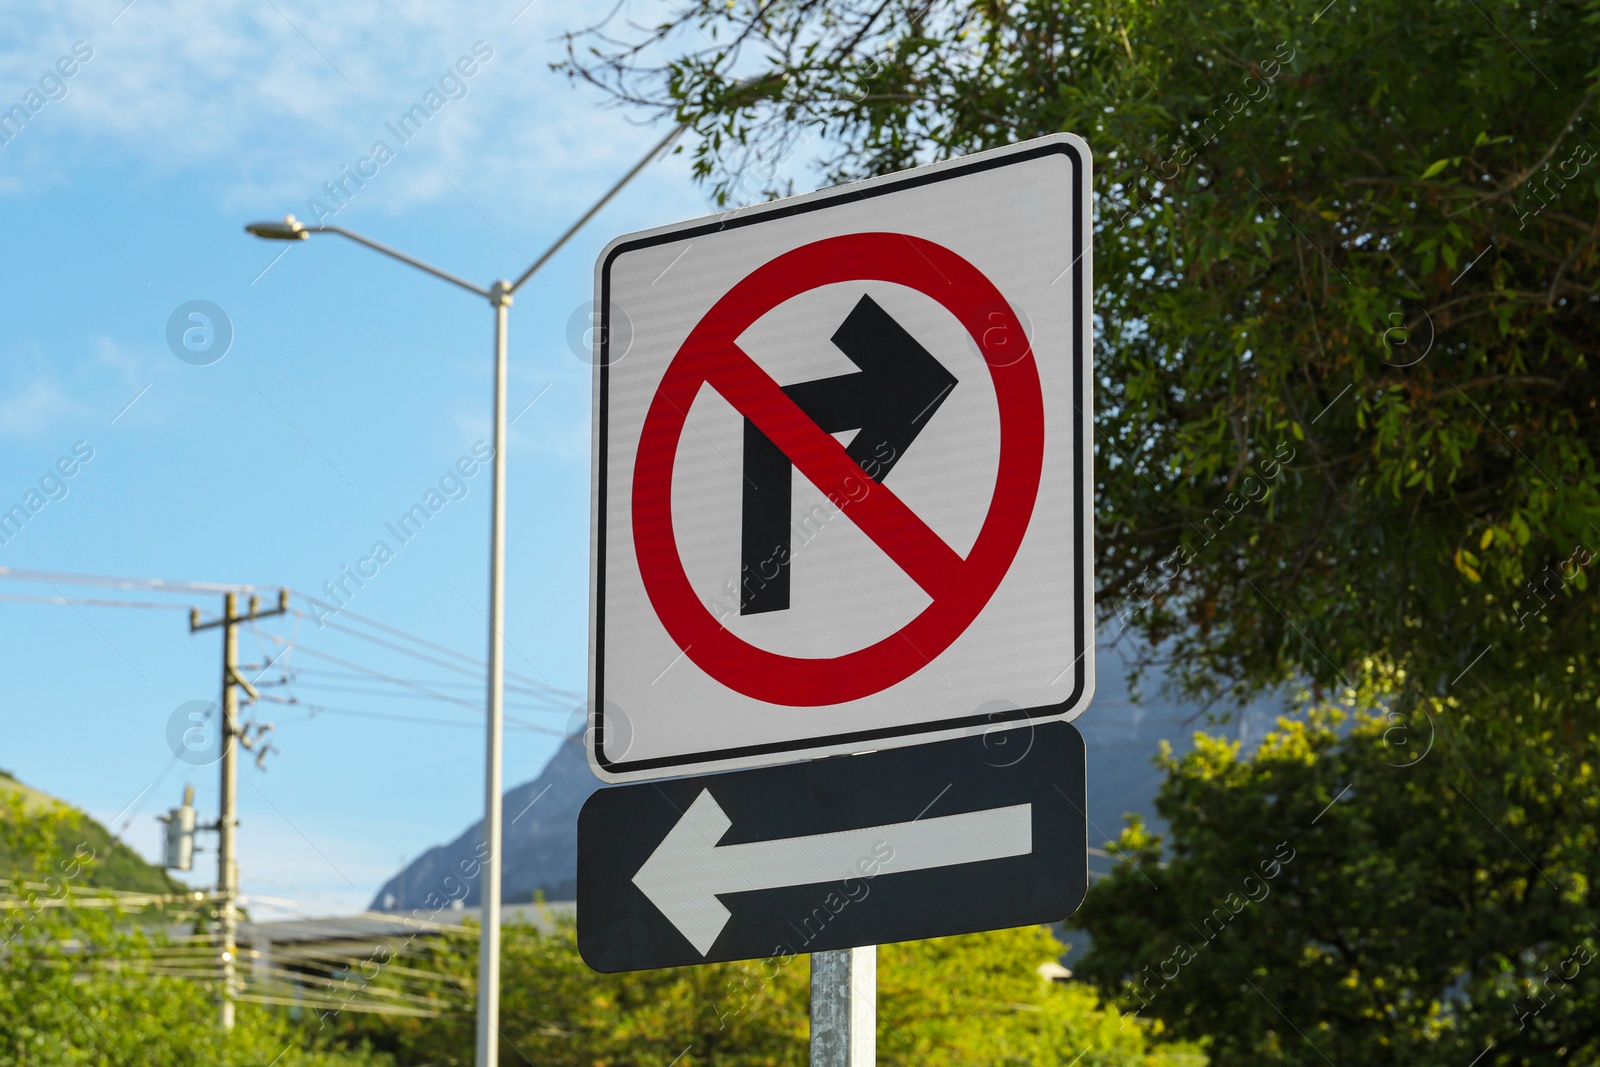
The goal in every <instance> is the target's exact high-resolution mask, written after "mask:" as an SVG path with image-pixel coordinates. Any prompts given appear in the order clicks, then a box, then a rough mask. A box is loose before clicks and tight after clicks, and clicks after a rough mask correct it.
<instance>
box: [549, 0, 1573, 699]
mask: <svg viewBox="0 0 1600 1067" xmlns="http://www.w3.org/2000/svg"><path fill="white" fill-rule="evenodd" d="M676 10H677V11H678V12H679V13H678V14H676V15H674V16H672V17H671V18H669V19H668V20H667V21H666V22H664V23H662V24H660V25H659V26H655V27H646V28H640V27H638V26H637V24H634V23H625V22H624V21H623V18H622V17H621V16H617V17H615V18H614V19H613V20H612V21H611V22H610V23H608V24H606V25H604V26H602V27H600V28H598V29H596V30H593V31H590V32H588V33H586V34H578V35H575V36H574V37H572V38H570V41H569V43H570V56H571V59H570V62H569V63H568V64H567V69H568V70H569V71H570V72H571V73H573V74H574V75H575V76H579V77H582V78H587V79H588V80H590V81H592V82H594V83H596V84H599V85H601V86H603V87H605V88H606V90H607V91H608V92H610V93H612V94H613V95H614V96H615V97H616V98H617V99H619V100H621V101H624V102H628V103H631V104H633V105H635V106H636V109H638V110H642V111H646V112H649V111H654V112H656V113H658V114H670V115H672V116H674V117H676V118H679V119H682V120H685V121H688V122H690V123H692V124H693V128H694V130H695V131H696V132H697V133H698V135H699V142H698V147H697V148H696V150H695V151H696V156H695V159H696V165H697V167H698V170H699V173H700V174H702V175H703V176H705V177H707V178H708V179H710V180H712V181H713V183H714V186H715V190H716V193H717V195H718V196H719V197H721V198H723V199H733V200H741V199H743V200H748V199H756V198H759V196H760V195H761V193H762V192H763V190H765V189H767V188H768V187H769V186H778V187H781V186H782V185H783V182H782V181H779V180H777V178H778V176H779V175H780V174H781V173H782V171H783V169H784V168H785V167H787V166H788V163H789V161H790V160H791V159H792V158H795V157H796V156H797V155H799V154H800V153H802V152H803V153H806V154H807V155H811V154H815V153H817V152H821V153H823V154H824V156H825V164H824V170H825V172H826V174H827V176H828V177H830V178H833V179H841V180H842V179H850V178H855V177H860V176H864V175H868V174H876V173H882V172H886V171H891V170H895V169H898V168H903V167H906V166H909V165H912V164H914V163H918V162H923V161H928V160H931V159H934V158H938V157H943V156H950V155H956V154H960V153H965V152H971V151H976V150H980V149H984V148H990V147H994V146H997V145H1002V144H1006V143H1009V142H1012V141H1016V140H1021V139H1025V138H1029V137H1034V136H1039V135H1043V134H1048V133H1052V132H1055V131H1059V130H1070V131H1073V132H1076V133H1078V134H1081V135H1082V136H1084V137H1085V138H1086V139H1087V140H1088V141H1089V143H1090V146H1091V148H1092V149H1093V151H1094V153H1095V167H1096V171H1095V181H1094V191H1095V200H1096V209H1097V218H1096V222H1095V243H1094V257H1095V265H1094V270H1095V276H1096V281H1097V285H1096V296H1095V300H1096V311H1097V315H1096V331H1097V343H1096V353H1095V358H1096V372H1097V375H1096V376H1097V381H1098V396H1097V399H1096V412H1095V418H1096V434H1097V439H1098V443H1099V448H1100V457H1099V466H1098V474H1097V486H1096V501H1097V504H1096V509H1097V512H1098V515H1099V519H1100V529H1099V534H1098V536H1097V537H1096V542H1095V545H1096V551H1097V553H1098V560H1097V572H1096V581H1097V584H1098V587H1099V590H1100V593H1099V602H1100V606H1101V613H1102V616H1103V617H1104V618H1105V619H1106V620H1107V621H1108V622H1109V621H1112V620H1115V621H1116V625H1117V626H1119V627H1120V626H1126V625H1133V626H1135V627H1137V628H1138V629H1139V630H1140V631H1142V632H1143V634H1144V635H1145V636H1146V637H1147V638H1149V640H1148V642H1146V645H1147V647H1149V648H1159V649H1162V650H1163V651H1164V652H1167V653H1170V655H1171V662H1172V666H1173V669H1174V670H1175V671H1176V672H1177V673H1178V674H1179V675H1180V676H1181V677H1182V678H1183V679H1184V681H1185V682H1186V683H1187V685H1188V687H1189V688H1190V690H1192V691H1194V692H1196V693H1206V692H1215V691H1219V690H1230V691H1232V692H1234V693H1235V694H1236V695H1241V696H1242V695H1244V694H1245V693H1247V692H1250V691H1254V690H1257V689H1259V688H1260V687H1263V686H1271V685H1273V684H1276V683H1281V682H1282V681H1283V680H1285V679H1288V678H1310V679H1312V680H1313V681H1316V682H1318V683H1323V684H1333V683H1339V682H1342V681H1344V680H1345V679H1346V678H1347V677H1348V674H1349V672H1350V670H1351V669H1352V666H1353V665H1354V664H1356V663H1359V662H1360V661H1362V660H1363V659H1365V658H1367V657H1369V656H1377V657H1380V658H1382V659H1384V660H1386V661H1387V662H1389V663H1391V664H1395V665H1400V666H1404V667H1406V668H1407V673H1406V677H1407V678H1408V679H1409V681H1410V684H1411V686H1412V687H1413V690H1414V691H1413V692H1412V693H1411V695H1410V696H1408V698H1407V699H1410V700H1415V699H1419V698H1420V696H1421V695H1422V694H1434V695H1437V694H1439V693H1442V692H1444V691H1445V690H1446V688H1447V687H1448V686H1449V685H1450V684H1451V680H1452V679H1454V678H1455V677H1456V676H1457V675H1459V674H1460V672H1461V671H1462V670H1463V668H1465V667H1467V666H1468V665H1469V663H1471V662H1472V661H1473V659H1474V657H1475V656H1477V655H1478V653H1479V652H1480V651H1481V650H1483V649H1484V648H1485V647H1487V646H1490V645H1493V646H1494V648H1495V651H1494V653H1493V654H1492V655H1490V656H1487V657H1485V658H1484V659H1483V661H1482V662H1481V663H1478V664H1477V665H1476V667H1475V668H1474V671H1475V673H1476V674H1477V675H1479V676H1480V677H1481V678H1482V679H1483V680H1484V681H1485V683H1486V684H1487V685H1489V687H1490V688H1491V689H1496V690H1498V689H1501V688H1504V687H1505V686H1506V685H1508V684H1510V683H1515V684H1516V685H1517V686H1519V687H1522V689H1523V690H1524V691H1525V692H1526V691H1532V692H1534V693H1535V694H1537V697H1538V699H1541V700H1547V701H1553V702H1556V703H1557V704H1559V705H1560V708H1559V709H1558V710H1559V712H1560V714H1577V711H1576V710H1575V709H1580V708H1588V709H1591V710H1592V708H1593V706H1594V702H1595V697H1596V693H1597V689H1596V685H1597V683H1596V681H1595V679H1596V678H1597V677H1600V674H1597V673H1596V672H1595V671H1594V670H1593V669H1592V667H1593V665H1594V661H1593V657H1594V654H1595V649H1596V648H1600V600H1597V599H1596V598H1595V597H1594V596H1592V595H1586V594H1585V591H1586V589H1587V585H1588V573H1587V571H1586V569H1585V568H1586V567H1587V566H1588V565H1589V561H1590V560H1592V559H1593V553H1594V551H1595V550H1596V549H1597V547H1600V478H1597V477H1596V471H1595V464H1594V456H1595V450H1596V436H1597V433H1600V407H1597V405H1600V389H1597V385H1600V382H1597V378H1596V370H1595V367H1594V365H1593V360H1592V354H1593V351H1594V347H1595V344H1596V339H1597V336H1600V295H1597V293H1596V288H1597V282H1600V154H1597V153H1600V123H1597V122H1596V120H1597V119H1600V107H1597V103H1596V101H1597V73H1600V72H1597V64H1600V36H1597V34H1596V32H1595V30H1596V26H1597V25H1600V2H1596V0H1585V2H1581V3H1580V2H1575V0H1532V2H1522V0H1482V2H1480V0H1428V2H1423V3H1417V2H1415V0H1377V2H1374V3H1360V4H1353V3H1349V2H1347V0H1332V2H1329V0H1293V2H1290V3H1286V4H1281V3H1271V4H1269V3H1264V2H1262V0H1222V2H1218V3H1207V4H1192V3H1178V2H1172V0H1133V2H1130V0H1115V2H1113V0H1084V2H1081V3H1063V2H1062V0H761V2H759V3H757V2H754V0H728V2H724V0H695V2H693V3H690V4H688V5H686V6H685V7H682V8H678V9H676ZM751 74H759V75H761V76H759V77H757V78H755V79H754V80H750V79H749V78H748V76H749V75H751ZM741 76H744V77H745V80H740V79H741ZM830 153H831V154H830ZM1024 310H1026V309H1024ZM1280 467H1281V470H1280V469H1279V468H1280ZM1532 583H1537V588H1535V585H1534V584H1532ZM1574 667H1576V671H1575V673H1573V672H1574Z"/></svg>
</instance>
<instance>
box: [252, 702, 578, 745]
mask: <svg viewBox="0 0 1600 1067" xmlns="http://www.w3.org/2000/svg"><path fill="white" fill-rule="evenodd" d="M261 699H262V700H267V701H271V702H272V703H274V704H283V705H290V706H294V707H299V708H305V709H306V710H307V711H309V712H311V714H310V715H307V716H306V717H305V718H303V719H285V720H284V721H283V722H280V723H279V724H278V725H280V726H290V725H293V724H294V723H297V722H309V721H310V720H312V719H314V718H316V717H317V716H318V715H345V716H350V717H352V718H358V719H381V720H384V721H387V722H404V723H412V724H415V725H419V726H464V727H468V728H471V729H475V730H481V729H483V726H482V725H481V724H480V723H475V722H466V721H464V720H461V719H432V718H426V717H424V716H421V715H394V714H391V713H389V712H383V711H360V710H357V709H355V708H330V707H328V706H327V705H326V704H312V703H309V702H308V701H304V700H301V699H299V698H298V697H288V698H284V697H274V696H268V695H265V694H264V695H263V696H262V697H261ZM506 724H507V725H508V726H515V727H517V728H518V729H520V730H526V731H529V732H530V733H539V734H549V735H551V736H552V737H559V738H562V739H566V737H567V736H568V735H567V734H566V733H565V732H563V731H561V730H552V729H551V728H550V727H548V726H540V725H539V724H538V723H532V722H528V721H527V720H526V719H519V718H516V717H515V716H511V715H507V716H506Z"/></svg>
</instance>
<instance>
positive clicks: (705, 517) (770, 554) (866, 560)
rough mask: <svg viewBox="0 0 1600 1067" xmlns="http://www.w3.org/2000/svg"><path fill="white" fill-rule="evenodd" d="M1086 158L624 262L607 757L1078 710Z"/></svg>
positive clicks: (727, 223) (924, 187) (1064, 150)
mask: <svg viewBox="0 0 1600 1067" xmlns="http://www.w3.org/2000/svg"><path fill="white" fill-rule="evenodd" d="M1088 168H1089V157H1088V152H1087V149H1086V146H1085V145H1084V144H1083V142H1082V141H1081V140H1079V139H1078V138H1076V137H1073V136H1071V135H1066V134H1063V135H1058V136H1055V137H1049V138H1044V139H1042V140H1039V141H1033V142H1028V143H1025V144H1021V145H1014V146H1011V147H1009V148H1006V149H1001V150H998V151H995V152H990V153H983V154H980V155H977V156H970V157H966V158H963V159H958V160H952V161H950V162H948V163H943V164H938V165H935V166H932V167H927V168H922V169H919V170H916V171H910V172H907V173H905V174H899V175H891V176H889V177H886V178H883V179H876V180H873V181H868V182H862V183H860V184H858V185H852V186H846V187H843V188H841V189H835V190H828V191H825V192H822V193H817V194H813V195H811V196H806V197H799V198H796V199H793V200H786V201H779V202H776V203H773V204H767V205H762V206H761V207H758V208H754V209H751V210H749V211H746V212H736V213H734V214H732V215H731V216H722V217H719V218H716V219H711V220H702V221H700V222H695V223H688V224H684V225H681V226H674V227H666V228H664V229H661V230H656V231H649V232H647V233H643V234H636V235H632V236H630V237H625V238H622V239H619V240H618V241H616V242H613V244H612V245H611V246H610V247H609V248H608V249H607V251H606V253H605V254H604V255H603V256H602V259H601V262H600V265H599V268H598V271H597V289H598V297H599V299H598V301H597V302H598V304H599V306H600V308H601V316H602V319H601V330H600V337H599V343H598V347H597V353H596V355H597V360H596V406H595V434H596V451H595V455H596V460H595V487H594V556H595V558H594V566H593V575H594V588H593V601H592V618H593V636H592V643H591V653H592V664H591V696H592V706H591V720H592V727H593V728H592V730H591V731H590V737H591V747H590V759H591V764H592V766H593V767H594V769H595V771H596V773H597V774H599V775H600V776H601V777H602V778H604V779H606V780H608V781H623V780H630V779H637V778H650V777H662V776H665V775H678V774H684V773H689V772H693V771H699V770H710V769H727V768H737V767H749V766H756V765H761V764H770V763H781V762H788V761H792V760H794V759H797V758H804V757H809V756H817V755H824V754H832V753H850V752H860V751H864V750H871V749H878V748H885V747H895V746H900V745H906V744H915V743H919V742H922V741H928V740H934V739H938V738H945V737H955V736H961V735H964V734H973V733H982V732H984V731H986V730H992V729H995V728H997V727H1001V726H1009V725H1019V724H1023V723H1028V722H1038V721H1043V720H1047V719H1054V718H1070V717H1072V716H1073V715H1075V714H1077V712H1079V711H1081V710H1082V708H1083V707H1084V706H1085V705H1086V703H1087V701H1088V699H1089V696H1090V694H1091V693H1092V691H1093V685H1094V664H1093V641H1092V632H1093V630H1092V626H1093V623H1092V603H1091V599H1092V580H1091V576H1090V569H1089V560H1090V550H1091V543H1090V539H1091V530H1090V521H1091V518H1090V497H1091V491H1092V468H1091V463H1092V459H1091V447H1092V446H1091V436H1090V435H1091V426H1090V411H1091V403H1090V390H1091V384H1092V383H1091V377H1090V352H1091V334H1090V330H1091V325H1090V256H1089V243H1088V242H1089V238H1090V218H1089V169H1088ZM623 318H625V319H626V321H627V323H628V326H629V330H628V331H627V333H628V335H629V336H630V337H631V343H630V344H628V345H627V346H623V345H622V344H620V343H618V344H616V345H613V344H612V343H611V338H612V336H613V334H612V329H611V327H612V324H613V323H618V322H620V321H621V320H622V319H623ZM622 333H623V331H621V330H618V331H617V334H616V336H617V337H618V338H619V340H620V337H621V336H622Z"/></svg>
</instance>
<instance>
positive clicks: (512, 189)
mask: <svg viewBox="0 0 1600 1067" xmlns="http://www.w3.org/2000/svg"><path fill="white" fill-rule="evenodd" d="M522 3H523V0H505V2H503V3H496V4H494V5H493V10H492V11H491V12H487V13H486V12H484V11H482V10H473V9H468V8H466V7H465V6H455V5H441V4H434V3H424V2H422V0H413V2H410V3H403V4H401V5H399V6H398V8H395V7H392V6H387V5H386V6H385V7H384V8H383V9H382V10H380V9H379V8H378V7H377V6H376V5H372V6H368V5H315V6H313V5H310V4H309V3H307V2H306V0H274V3H271V4H249V5H237V6H234V5H227V6H224V5H218V4H215V3H213V2H210V0H136V2H135V3H134V4H133V5H131V6H130V7H129V8H128V9H127V10H125V11H124V12H123V13H122V14H121V15H119V16H117V19H116V22H115V23H111V22H110V16H109V15H108V14H107V12H108V10H109V11H112V12H114V11H115V9H116V7H117V6H118V5H117V4H115V3H113V4H110V5H108V4H107V3H106V2H105V0H93V2H90V0H70V2H66V3H50V2H47V0H34V2H31V3H24V4H21V5H17V6H20V7H22V8H23V9H24V10H22V11H19V10H16V8H15V7H13V8H12V9H10V10H8V12H7V22H8V24H9V25H10V26H11V27H12V28H13V29H18V28H20V27H27V30H26V32H25V33H19V34H10V35H7V43H0V109H3V108H4V107H8V106H10V104H12V103H15V102H16V101H17V100H20V99H21V98H22V96H23V94H25V93H26V92H27V91H28V89H29V88H30V87H32V86H33V85H34V84H35V83H36V82H37V80H38V78H39V76H40V74H41V73H42V72H44V71H46V70H47V69H48V68H49V67H50V65H51V64H52V63H54V62H55V61H56V59H57V57H58V56H61V55H66V54H67V53H69V52H70V51H71V49H72V46H73V44H74V42H76V41H80V40H81V41H85V42H87V43H88V45H89V46H90V47H92V48H93V49H94V55H93V58H92V59H90V60H89V61H87V62H85V63H84V64H83V65H82V68H81V69H80V70H79V71H78V72H77V73H76V74H75V75H74V76H73V77H72V78H71V79H69V80H68V81H67V95H66V96H65V98H63V99H61V100H59V101H56V102H52V103H50V104H48V105H47V106H46V107H44V108H43V109H42V110H41V111H40V112H39V113H37V114H35V115H33V116H32V117H31V119H30V120H29V122H28V124H27V126H26V127H25V128H24V129H23V130H22V131H21V133H20V134H19V135H18V136H17V137H16V138H15V139H14V140H13V141H12V142H11V143H10V144H8V145H6V146H4V148H0V157H3V158H5V160H6V161H7V162H8V163H11V164H13V165H16V164H19V163H20V164H23V165H28V164H41V165H47V166H48V167H50V168H52V169H62V168H65V169H73V168H76V167H80V166H93V165H97V164H98V165H104V164H105V163H106V162H107V161H108V160H114V161H115V163H116V165H117V166H118V167H119V168H125V169H128V170H130V171H131V172H132V173H134V174H136V175H137V174H139V173H141V172H142V174H143V176H144V177H145V178H147V179H157V180H158V179H161V178H163V177H166V176H169V175H172V174H175V173H179V172H191V171H196V170H199V171H203V172H204V174H205V175H206V177H207V178H208V179H209V180H210V182H211V183H213V184H220V187H219V188H216V189H215V190H214V195H216V196H217V197H218V198H219V199H220V200H221V201H222V202H223V203H224V204H225V205H226V206H228V207H230V208H240V209H242V208H245V207H247V206H248V207H250V208H252V209H254V210H259V209H260V208H261V206H262V205H263V204H267V205H283V209H284V210H288V211H294V212H295V213H297V214H301V215H302V216H304V215H305V214H307V212H306V211H305V202H306V200H307V199H308V198H311V197H320V196H322V195H323V193H322V187H323V183H324V182H327V181H329V180H332V179H336V178H338V177H339V174H340V168H341V166H343V165H352V166H353V165H354V164H355V163H356V162H357V160H359V159H360V158H362V157H364V156H366V155H367V154H368V153H369V152H370V151H371V149H372V146H373V143H374V141H376V140H380V139H382V140H385V141H388V142H389V144H390V146H391V147H393V148H395V150H396V152H397V158H396V160H395V161H394V162H393V163H391V164H389V165H387V166H385V167H384V168H383V169H382V170H381V171H380V175H379V177H378V178H377V179H375V180H374V181H373V182H372V183H371V185H370V187H369V188H367V189H364V190H362V191H361V201H362V203H363V204H366V203H371V204H374V205H375V206H377V207H378V208H379V209H380V210H384V211H388V212H398V211H402V210H405V209H408V208H413V207H415V206H416V205H418V204H422V203H430V202H437V201H440V200H446V199H454V198H455V197H456V193H455V191H454V190H452V189H451V187H450V185H449V184H446V183H445V182H444V181H443V180H442V179H441V176H443V177H447V178H448V179H449V181H450V182H451V183H453V184H454V185H455V186H457V187H458V188H459V189H460V190H461V192H462V193H463V194H464V195H465V196H467V197H468V198H469V199H470V200H471V201H472V202H473V203H475V204H477V205H479V206H480V207H482V208H484V209H485V210H486V213H487V214H489V215H490V217H491V218H494V217H495V216H496V215H497V214H502V217H511V218H514V219H538V218H541V217H543V216H545V215H547V214H548V213H549V212H550V211H551V210H552V209H555V210H556V211H557V213H558V214H565V213H567V212H568V211H569V210H570V209H573V208H578V209H581V208H582V207H583V206H585V205H586V202H587V201H588V200H589V198H590V197H592V195H593V192H594V190H595V188H596V187H597V186H598V185H600V184H601V183H602V182H603V181H604V180H605V179H606V178H609V177H610V176H612V175H615V174H616V173H617V172H618V171H619V170H621V169H625V168H626V167H627V166H628V165H630V164H631V163H632V162H633V161H634V160H635V159H636V158H637V157H638V155H639V153H640V152H641V151H642V150H643V149H644V148H646V147H647V146H648V145H649V144H651V143H652V142H653V141H655V140H656V139H657V138H659V136H660V134H661V131H660V130H657V129H653V128H651V129H641V128H637V127H635V126H634V125H632V124H631V122H630V121H629V119H631V118H632V117H633V116H630V115H627V114H624V113H620V112H604V111H602V110H601V107H602V105H603V104H604V100H603V98H602V97H601V96H600V94H599V93H598V92H597V91H595V90H592V89H579V88H573V87H571V86H569V84H568V83H567V82H566V80H565V79H564V78H563V77H562V76H560V75H558V74H555V73H553V72H551V71H550V70H549V64H550V63H551V62H552V61H553V60H556V59H559V58H560V57H561V55H562V49H563V46H562V45H561V44H560V42H559V40H557V38H559V36H560V34H561V33H562V32H563V31H566V30H569V29H577V28H581V27H583V26H584V25H587V24H588V23H590V22H593V21H595V20H596V19H597V18H599V17H601V16H602V15H603V14H604V13H605V11H606V9H607V8H608V7H609V4H608V3H605V2H604V0H602V2H585V3H583V4H559V5H558V4H548V3H539V2H535V3H534V4H533V5H532V6H531V7H529V8H528V9H527V10H526V11H525V12H524V13H523V14H522V15H521V16H520V17H519V18H518V19H517V21H516V22H515V23H512V22H511V21H510V20H511V17H512V16H513V15H515V14H516V12H517V10H518V8H520V7H521V6H522ZM648 6H653V5H647V7H648ZM28 8H31V9H32V10H31V12H30V11H27V10H26V9H28ZM635 15H636V16H639V17H643V18H645V19H646V21H648V19H649V12H648V11H640V12H635ZM478 41H482V42H484V43H485V44H486V45H487V47H489V48H492V49H493V52H494V55H493V58H492V59H490V60H489V61H487V62H485V63H482V64H481V69H479V70H478V71H477V72H476V73H475V75H474V76H473V77H472V78H470V79H466V89H467V93H466V95H465V96H464V97H463V98H461V99H456V100H451V101H449V102H448V103H447V104H446V105H445V106H444V107H443V108H441V109H440V110H439V111H438V112H437V113H436V114H434V115H433V116H432V117H431V118H430V120H429V122H428V124H427V125H426V127H425V128H424V129H423V131H422V132H421V134H420V135H418V136H416V137H415V138H414V139H412V141H411V142H410V143H409V144H406V145H404V146H401V145H400V144H398V143H397V141H396V139H395V138H394V137H393V136H392V135H391V134H389V132H388V130H387V128H386V126H385V124H386V123H389V122H393V121H395V120H396V119H397V118H398V117H399V116H400V115H401V114H402V113H404V112H405V111H406V110H407V109H408V108H409V107H410V106H411V105H412V104H415V103H418V102H419V101H421V100H423V98H424V96H425V94H426V93H427V92H428V91H429V90H430V89H435V88H436V87H437V84H438V81H439V79H440V77H441V76H442V75H444V74H446V73H447V72H449V71H450V70H451V68H452V66H453V65H454V64H455V63H456V62H457V60H458V59H460V58H461V57H463V56H468V55H470V53H471V51H472V48H473V45H474V43H475V42H478ZM673 165H675V166H676V165H680V164H676V163H675V164H673ZM591 176H592V180H588V179H590V178H591ZM8 191H9V190H8V189H6V188H5V187H3V186H0V195H5V194H6V193H7V192H8ZM491 205H492V207H493V210H487V209H488V208H489V207H490V206H491Z"/></svg>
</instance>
